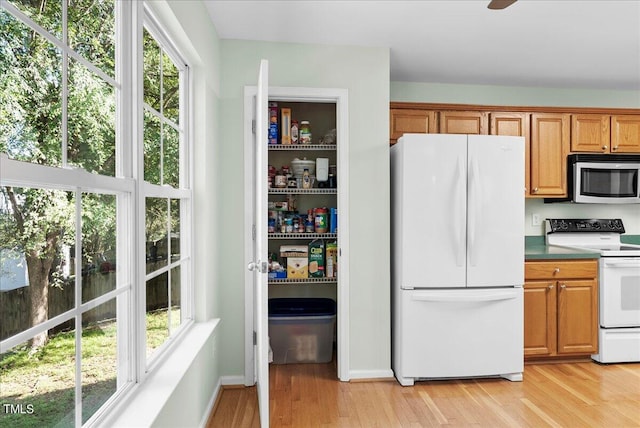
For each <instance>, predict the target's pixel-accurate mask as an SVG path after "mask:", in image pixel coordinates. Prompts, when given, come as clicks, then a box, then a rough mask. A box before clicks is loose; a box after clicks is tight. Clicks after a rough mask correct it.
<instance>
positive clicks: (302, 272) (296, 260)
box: [287, 257, 309, 279]
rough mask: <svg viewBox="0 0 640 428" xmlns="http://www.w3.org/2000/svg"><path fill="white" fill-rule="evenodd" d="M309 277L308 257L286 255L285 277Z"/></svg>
mask: <svg viewBox="0 0 640 428" xmlns="http://www.w3.org/2000/svg"><path fill="white" fill-rule="evenodd" d="M308 277H309V259H307V258H306V257H287V279H305V278H308Z"/></svg>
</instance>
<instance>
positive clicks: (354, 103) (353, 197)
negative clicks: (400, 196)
mask: <svg viewBox="0 0 640 428" xmlns="http://www.w3.org/2000/svg"><path fill="white" fill-rule="evenodd" d="M262 58H264V59H267V60H269V84H270V85H272V86H293V87H318V88H322V87H329V88H346V89H348V91H349V124H350V131H349V143H350V149H349V160H350V167H349V169H350V172H349V185H350V187H349V189H348V192H349V209H350V211H351V224H350V236H349V239H350V244H351V248H350V262H351V265H350V278H349V279H350V287H351V288H350V304H351V305H350V308H349V309H350V314H351V316H350V321H349V322H350V339H351V343H350V356H351V357H350V368H351V371H352V372H354V371H356V372H360V373H370V375H371V376H374V375H375V374H376V373H382V372H385V373H388V372H389V369H390V366H391V363H390V354H391V351H390V309H389V307H390V297H389V267H388V260H389V147H388V145H389V142H388V135H389V123H388V122H389V117H388V103H389V51H388V49H383V48H350V47H335V46H316V45H302V44H284V43H266V42H251V41H239V40H223V41H222V89H221V98H222V105H221V123H222V124H223V127H222V139H221V141H222V147H221V149H222V152H221V159H223V160H224V162H223V163H222V164H220V163H218V164H217V165H218V167H219V168H221V170H220V173H221V174H222V175H223V176H224V177H225V182H224V186H222V187H220V188H218V189H217V191H218V192H220V194H221V196H222V198H223V200H224V206H223V207H221V208H222V210H221V212H220V213H219V215H216V216H215V220H214V221H216V222H218V228H219V229H220V233H221V235H220V241H219V243H220V245H221V246H222V249H223V250H222V249H220V250H219V251H220V260H221V265H222V266H223V270H222V271H221V272H220V273H221V278H220V283H221V284H222V295H221V299H222V300H223V302H224V307H223V308H222V309H221V316H222V320H223V331H222V343H223V344H224V349H221V352H222V353H223V354H224V355H223V361H222V367H223V371H224V372H225V374H227V375H241V374H242V373H243V372H244V368H243V358H242V356H243V355H244V348H243V332H244V315H243V314H244V285H243V280H244V271H245V269H246V263H247V261H246V260H244V257H243V254H244V252H243V238H242V237H243V235H244V234H245V233H248V231H246V230H244V225H243V216H242V215H241V213H243V212H244V206H243V198H242V197H241V195H242V192H243V185H244V183H243V176H244V175H243V174H244V172H243V156H244V153H243V129H242V118H243V89H244V86H245V85H255V84H256V82H257V74H258V65H259V62H260V59H262ZM338 179H339V177H338Z"/></svg>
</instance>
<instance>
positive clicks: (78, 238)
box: [63, 2, 82, 427]
mask: <svg viewBox="0 0 640 428" xmlns="http://www.w3.org/2000/svg"><path fill="white" fill-rule="evenodd" d="M63 3H66V2H63ZM75 200H76V207H75V217H76V218H75V225H76V233H75V247H76V248H75V258H76V260H75V269H76V277H75V298H74V300H75V305H74V306H75V308H76V317H75V329H76V334H75V339H76V349H75V365H76V372H75V373H76V377H75V379H76V385H75V403H76V406H75V410H76V412H75V421H76V424H75V426H77V427H80V426H82V312H81V311H79V310H78V308H79V307H80V305H82V192H80V189H78V190H76V192H75Z"/></svg>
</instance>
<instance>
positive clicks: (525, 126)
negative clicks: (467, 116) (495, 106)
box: [489, 112, 531, 195]
mask: <svg viewBox="0 0 640 428" xmlns="http://www.w3.org/2000/svg"><path fill="white" fill-rule="evenodd" d="M529 116H530V115H529V114H528V113H513V112H491V113H490V114H489V134H490V135H511V136H515V137H524V154H525V159H524V190H525V195H527V194H529V189H530V188H531V180H530V176H531V173H530V171H529V164H530V161H531V151H530V148H529V140H530V138H529V137H530V135H531V126H530V124H529Z"/></svg>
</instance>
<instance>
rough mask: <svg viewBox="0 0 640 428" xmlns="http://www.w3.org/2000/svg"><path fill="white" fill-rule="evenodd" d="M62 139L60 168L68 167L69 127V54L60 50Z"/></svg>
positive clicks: (65, 21) (64, 12) (64, 7)
mask: <svg viewBox="0 0 640 428" xmlns="http://www.w3.org/2000/svg"><path fill="white" fill-rule="evenodd" d="M67 8H68V5H67V2H66V1H63V2H62V44H63V45H64V46H68V45H69V29H68V28H67V24H68V17H67ZM61 79H62V82H61V83H62V118H61V119H62V130H61V132H62V138H61V143H60V144H62V147H61V149H62V150H61V153H62V167H63V168H66V167H67V166H68V162H69V160H68V159H67V149H68V147H69V144H68V143H69V142H68V138H69V132H68V130H69V127H68V117H67V115H68V111H69V54H68V53H67V50H66V49H63V50H62V76H61Z"/></svg>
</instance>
